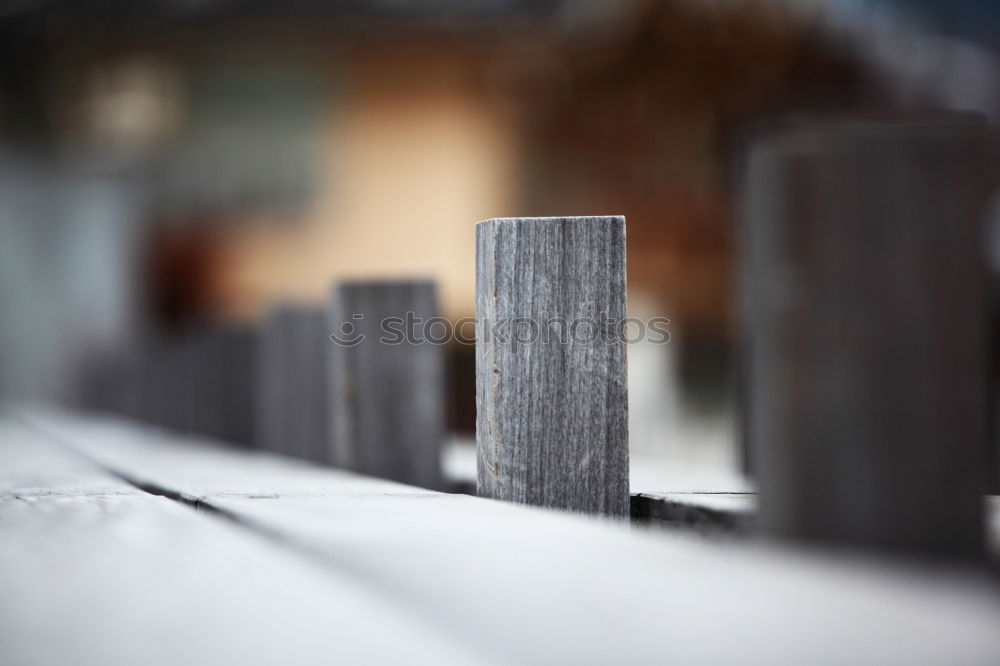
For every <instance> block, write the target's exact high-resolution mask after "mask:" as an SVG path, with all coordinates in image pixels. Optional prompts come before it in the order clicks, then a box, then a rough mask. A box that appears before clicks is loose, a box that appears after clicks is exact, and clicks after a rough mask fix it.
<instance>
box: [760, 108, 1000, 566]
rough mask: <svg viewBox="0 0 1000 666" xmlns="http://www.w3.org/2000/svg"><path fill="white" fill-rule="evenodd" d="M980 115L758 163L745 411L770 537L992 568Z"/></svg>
mask: <svg viewBox="0 0 1000 666" xmlns="http://www.w3.org/2000/svg"><path fill="white" fill-rule="evenodd" d="M985 139H986V136H985V130H984V126H983V124H982V123H981V121H980V120H979V119H978V118H976V117H974V116H968V115H961V114H955V115H942V116H934V117H930V118H917V119H911V120H902V121H874V122H858V123H853V124H851V123H842V124H820V125H812V126H810V125H803V126H798V127H792V128H788V129H786V130H785V131H783V132H778V133H776V134H774V135H772V136H770V137H764V138H762V139H761V140H759V141H758V142H757V143H756V144H755V146H754V147H753V150H752V151H751V152H750V155H749V160H748V170H747V176H748V178H747V184H746V197H745V216H744V221H743V222H744V224H743V235H744V237H743V245H742V253H743V269H742V271H743V272H742V285H743V298H742V309H743V312H742V319H743V324H744V334H745V336H746V338H745V341H746V350H747V352H748V355H747V358H746V359H745V360H746V365H747V367H748V376H747V377H746V382H745V385H746V388H747V391H746V395H745V405H744V407H745V409H746V410H748V416H749V426H748V431H749V437H750V440H751V443H752V450H753V455H754V468H755V472H756V475H757V480H758V485H759V492H760V512H759V517H758V518H759V523H760V527H761V529H762V530H763V531H764V532H765V533H767V534H770V535H775V536H780V537H791V538H800V539H816V540H823V541H830V542H839V543H844V544H854V545H861V546H874V547H884V548H891V549H897V550H906V551H910V552H919V553H924V554H935V555H942V556H957V557H969V556H971V557H976V556H978V554H979V553H980V551H981V549H982V544H983V498H982V493H983V488H984V472H985V461H984V452H985V450H986V447H985V439H984V438H985V436H986V430H985V427H986V422H987V418H986V411H985V408H986V394H985V378H986V374H985V373H986V370H985V368H986V353H985V339H984V335H985V330H986V321H985V317H984V303H985V301H984V296H985V293H984V282H983V272H982V268H981V237H980V223H981V221H982V216H983V214H984V201H985V197H984V195H985V188H984V174H985V173H986V171H985V169H984V156H985V155H984V148H983V147H984V145H985V143H986V141H985Z"/></svg>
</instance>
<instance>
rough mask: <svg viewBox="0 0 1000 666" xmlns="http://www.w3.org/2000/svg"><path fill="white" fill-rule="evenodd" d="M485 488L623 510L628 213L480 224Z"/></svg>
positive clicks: (480, 418)
mask: <svg viewBox="0 0 1000 666" xmlns="http://www.w3.org/2000/svg"><path fill="white" fill-rule="evenodd" d="M476 317H477V329H476V406H477V419H476V445H477V453H478V467H479V472H478V477H479V478H478V492H479V494H480V495H481V496H484V497H491V498H496V499H503V500H508V501H513V502H520V503H524V504H534V505H540V506H546V507H554V508H560V509H568V510H571V511H577V512H584V513H596V514H607V515H613V516H626V515H628V510H629V485H628V405H627V401H628V395H627V386H626V368H625V342H624V338H623V336H622V335H621V333H622V330H621V327H623V326H624V319H625V218H623V217H618V216H608V217H559V218H510V219H493V220H485V221H483V222H480V223H479V224H477V225H476Z"/></svg>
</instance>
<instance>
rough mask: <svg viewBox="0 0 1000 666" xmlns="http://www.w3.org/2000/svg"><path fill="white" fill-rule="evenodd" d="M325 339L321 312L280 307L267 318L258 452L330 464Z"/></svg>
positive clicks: (258, 401)
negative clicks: (328, 462)
mask: <svg viewBox="0 0 1000 666" xmlns="http://www.w3.org/2000/svg"><path fill="white" fill-rule="evenodd" d="M327 335H328V333H327V319H326V312H325V311H324V310H323V309H322V308H319V307H310V306H306V305H292V304H284V305H281V306H278V307H277V308H275V309H274V310H272V311H271V312H269V313H268V314H267V316H266V317H265V319H264V322H263V323H262V325H261V332H260V355H259V359H260V363H259V365H258V368H257V378H256V416H257V437H258V445H259V446H260V447H261V448H264V449H267V450H269V451H276V452H279V453H284V454H286V455H290V456H297V457H300V458H306V459H308V460H313V461H316V462H327V461H328V459H329V453H328V448H329V447H328V446H327V442H328V438H329V425H328V419H327V415H328V413H329V409H330V405H329V398H328V391H327V382H328V369H327V364H328V361H327V353H328V351H329V348H330V345H331V342H330V339H329V338H328V337H327Z"/></svg>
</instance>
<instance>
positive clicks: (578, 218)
mask: <svg viewBox="0 0 1000 666" xmlns="http://www.w3.org/2000/svg"><path fill="white" fill-rule="evenodd" d="M594 220H606V221H611V220H614V221H616V222H617V221H621V222H623V223H624V222H625V216H624V215H553V216H549V217H491V218H489V219H486V220H480V221H478V222H476V226H479V225H480V224H492V223H495V222H591V221H594Z"/></svg>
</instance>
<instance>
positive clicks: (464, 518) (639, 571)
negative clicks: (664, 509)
mask: <svg viewBox="0 0 1000 666" xmlns="http://www.w3.org/2000/svg"><path fill="white" fill-rule="evenodd" d="M35 418H36V422H37V423H39V424H40V426H41V427H44V428H46V429H48V430H53V431H58V432H59V433H60V435H59V436H60V437H71V438H74V441H75V443H76V445H77V446H79V447H80V448H81V449H83V450H85V451H87V452H88V453H89V454H90V455H93V456H97V457H102V458H103V459H105V460H106V461H107V462H108V464H112V465H113V466H115V467H117V468H119V469H122V470H125V471H127V473H128V474H130V475H135V476H141V477H145V478H147V479H149V480H152V481H155V482H156V483H157V484H160V485H163V486H166V487H171V488H173V489H174V490H176V491H178V492H180V493H183V494H185V495H187V496H188V497H189V498H191V499H196V500H197V503H198V505H199V506H203V507H210V508H212V509H214V510H215V511H219V512H222V513H224V514H225V515H228V516H230V517H231V518H233V519H234V520H237V521H240V522H241V523H243V524H245V525H247V526H248V527H249V528H251V529H258V530H262V531H265V532H267V533H268V534H271V535H272V536H274V537H275V538H280V539H284V540H285V541H286V542H287V543H288V544H289V545H290V546H291V547H294V548H296V549H302V550H304V551H306V552H308V553H310V554H312V555H313V556H315V557H316V558H317V560H318V561H323V562H325V563H326V564H327V566H330V567H332V568H333V569H334V570H337V571H350V572H351V573H352V575H353V576H354V578H355V579H356V580H359V581H363V582H364V583H366V584H369V585H371V586H372V587H376V588H379V589H386V590H394V591H395V593H396V595H397V598H398V599H399V601H400V603H401V604H405V605H406V607H407V608H410V609H413V610H419V612H420V613H421V614H422V615H423V616H425V617H428V618H433V619H434V620H435V622H439V623H440V624H441V625H443V626H448V627H450V628H452V629H453V630H454V631H455V632H456V633H457V634H460V635H461V636H463V637H465V638H466V639H467V640H468V641H469V642H470V644H472V645H474V646H477V647H478V648H480V649H481V650H482V651H483V652H484V653H486V654H490V655H492V656H494V657H496V658H497V659H498V660H499V661H500V662H503V663H519V664H550V663H554V662H558V663H574V664H576V663H579V664H606V663H684V664H721V663H748V662H749V663H761V664H771V665H780V664H802V663H809V664H830V665H833V664H838V665H839V664H853V663H899V664H908V665H920V664H938V665H940V664H951V663H963V664H990V663H995V661H996V658H997V656H998V655H1000V634H998V632H997V631H996V627H997V626H1000V591H998V590H997V589H996V587H995V585H993V584H991V583H990V582H989V581H988V580H987V579H986V578H984V577H983V576H982V575H980V574H977V573H976V572H975V571H965V570H956V571H953V570H950V569H945V568H928V569H925V568H912V569H910V568H897V567H893V566H890V565H889V564H888V563H875V564H871V563H865V562H859V561H854V560H846V559H842V558H834V557H832V556H822V555H817V554H814V553H813V554H810V553H796V552H791V551H786V550H778V549H775V548H772V547H768V548H765V547H761V546H759V545H749V544H748V545H745V546H743V547H739V548H737V547H736V546H735V545H732V544H730V545H726V546H720V545H718V544H715V543H711V542H706V541H704V540H694V539H689V538H684V537H681V536H676V535H672V534H670V533H667V532H664V531H655V532H654V531H644V530H638V529H630V528H628V527H627V526H625V525H623V524H622V523H621V521H608V520H600V519H594V518H590V517H581V516H574V515H571V514H566V513H564V512H553V511H546V510H541V509H537V508H532V507H523V506H517V505H514V504H510V503H505V502H493V501H489V500H485V499H481V498H474V497H468V496H455V495H447V494H441V493H432V492H428V491H422V490H416V489H410V490H411V493H412V494H407V493H406V492H405V490H406V487H405V486H401V485H400V484H395V483H389V482H385V481H380V480H375V479H364V478H361V477H352V475H348V474H345V473H344V472H337V471H329V470H319V469H312V470H310V469H309V468H308V467H306V466H305V465H304V464H301V465H296V464H293V463H292V462H290V461H283V460H282V459H280V458H273V459H271V460H273V461H274V463H275V465H274V470H273V472H274V478H275V480H274V481H273V482H272V483H273V485H272V486H271V490H272V491H274V492H271V493H270V494H267V495H259V494H254V493H256V492H259V491H260V490H262V489H264V488H262V487H261V484H262V483H266V477H265V476H264V472H265V467H266V466H265V465H262V462H264V461H266V460H268V458H267V457H266V456H261V455H257V456H250V455H247V454H238V453H236V452H226V451H224V450H219V449H215V450H213V449H210V448H207V447H206V448H202V449H199V448H197V447H193V446H190V445H188V446H182V444H183V440H182V439H179V438H178V439H165V438H164V439H157V437H162V435H157V436H155V437H153V436H150V435H149V433H148V432H146V431H145V430H143V429H141V428H135V427H129V426H127V425H125V424H122V423H118V424H109V423H99V422H95V421H92V420H80V419H77V418H73V417H71V416H69V415H65V414H62V415H48V416H47V417H43V416H36V417H35ZM171 458H173V461H172V462H170V459H171ZM296 477H298V478H300V479H301V480H302V484H303V485H302V487H301V488H300V489H299V490H296V489H295V483H296ZM323 478H326V481H323V480H322V479H323ZM351 478H354V479H355V480H356V483H353V484H352V483H350V482H349V479H351ZM341 483H345V486H344V487H343V488H340V489H338V488H337V486H338V485H339V484H341ZM213 485H214V486H215V490H214V491H213V490H211V488H212V486H213Z"/></svg>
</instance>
